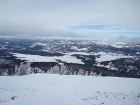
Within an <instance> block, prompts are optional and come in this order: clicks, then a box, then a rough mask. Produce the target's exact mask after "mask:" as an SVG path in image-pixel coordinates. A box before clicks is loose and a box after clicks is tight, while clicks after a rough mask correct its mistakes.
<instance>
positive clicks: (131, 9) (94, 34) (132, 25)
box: [0, 0, 140, 39]
mask: <svg viewBox="0 0 140 105" xmlns="http://www.w3.org/2000/svg"><path fill="white" fill-rule="evenodd" d="M139 5H140V1H139V0H88V1H87V0H1V1H0V35H2V36H4V35H5V36H12V37H15V38H32V36H33V37H34V38H39V37H42V38H44V37H46V38H48V37H53V38H59V37H62V38H66V37H67V38H78V37H79V38H81V37H82V38H89V39H91V38H93V39H94V38H105V37H107V38H108V37H110V36H113V35H114V34H113V33H110V32H112V31H114V30H113V28H119V29H121V30H118V31H126V30H127V31H129V30H130V31H132V32H135V29H137V31H138V32H140V24H139V23H140V14H139V10H140V6H139ZM85 24H100V25H108V24H109V25H113V26H111V27H107V28H106V29H104V30H73V29H70V28H68V26H76V25H85ZM98 36H100V37H98Z"/></svg>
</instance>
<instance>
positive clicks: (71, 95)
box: [0, 74, 140, 105]
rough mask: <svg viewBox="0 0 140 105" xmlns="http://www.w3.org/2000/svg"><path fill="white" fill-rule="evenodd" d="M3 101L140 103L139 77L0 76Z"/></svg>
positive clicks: (3, 104)
mask: <svg viewBox="0 0 140 105" xmlns="http://www.w3.org/2000/svg"><path fill="white" fill-rule="evenodd" d="M0 105H140V79H132V78H118V77H94V76H78V75H56V74H32V75H25V76H1V77H0Z"/></svg>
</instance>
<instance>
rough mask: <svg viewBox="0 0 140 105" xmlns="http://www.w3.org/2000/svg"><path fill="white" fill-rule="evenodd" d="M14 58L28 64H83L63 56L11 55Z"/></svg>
mask: <svg viewBox="0 0 140 105" xmlns="http://www.w3.org/2000/svg"><path fill="white" fill-rule="evenodd" d="M13 54H14V56H16V57H18V59H21V60H27V61H30V62H36V61H37V62H57V61H56V60H61V61H64V62H68V63H78V64H84V63H83V62H82V61H81V59H77V58H76V57H73V56H70V55H64V56H39V55H29V54H19V53H13Z"/></svg>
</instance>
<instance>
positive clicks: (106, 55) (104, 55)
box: [95, 52, 132, 62]
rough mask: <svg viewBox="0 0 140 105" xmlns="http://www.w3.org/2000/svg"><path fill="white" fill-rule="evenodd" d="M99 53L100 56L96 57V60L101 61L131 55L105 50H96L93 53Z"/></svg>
mask: <svg viewBox="0 0 140 105" xmlns="http://www.w3.org/2000/svg"><path fill="white" fill-rule="evenodd" d="M99 54H100V55H101V56H100V58H96V60H97V61H98V62H102V61H111V60H115V59H119V58H131V57H132V56H126V55H123V54H116V53H106V52H98V53H95V55H99Z"/></svg>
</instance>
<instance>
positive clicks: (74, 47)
mask: <svg viewBox="0 0 140 105" xmlns="http://www.w3.org/2000/svg"><path fill="white" fill-rule="evenodd" d="M70 49H72V50H76V51H87V50H88V49H87V48H81V49H78V47H76V46H72V47H71V48H70Z"/></svg>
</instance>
